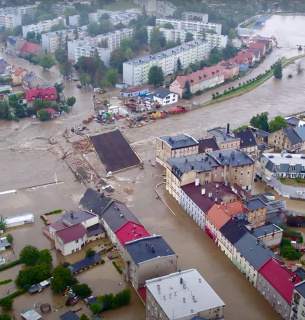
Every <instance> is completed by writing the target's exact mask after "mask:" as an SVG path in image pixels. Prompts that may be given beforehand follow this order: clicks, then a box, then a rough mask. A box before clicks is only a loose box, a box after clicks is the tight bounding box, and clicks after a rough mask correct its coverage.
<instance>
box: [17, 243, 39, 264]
mask: <svg viewBox="0 0 305 320" xmlns="http://www.w3.org/2000/svg"><path fill="white" fill-rule="evenodd" d="M19 259H20V261H21V262H22V263H24V264H25V265H26V266H33V265H35V264H36V262H37V260H38V259H39V250H38V249H37V248H36V247H34V246H31V245H26V246H25V247H24V248H23V249H22V250H21V251H20V255H19Z"/></svg>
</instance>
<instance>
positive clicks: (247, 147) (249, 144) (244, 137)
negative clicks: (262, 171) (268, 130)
mask: <svg viewBox="0 0 305 320" xmlns="http://www.w3.org/2000/svg"><path fill="white" fill-rule="evenodd" d="M234 135H235V137H237V138H239V139H240V149H241V150H244V151H245V152H246V153H247V154H252V155H254V156H255V155H256V154H257V150H258V147H257V143H256V140H255V137H254V134H253V132H252V131H251V130H250V129H247V130H240V131H237V132H234Z"/></svg>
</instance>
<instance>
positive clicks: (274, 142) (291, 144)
mask: <svg viewBox="0 0 305 320" xmlns="http://www.w3.org/2000/svg"><path fill="white" fill-rule="evenodd" d="M268 143H269V145H270V146H273V147H274V149H275V150H286V151H288V152H291V153H299V152H300V151H301V149H302V147H303V146H302V145H303V141H302V139H301V138H300V136H299V135H298V134H297V133H296V131H295V129H294V128H293V127H288V128H284V129H280V130H278V131H275V132H271V133H269V135H268ZM303 148H304V147H303Z"/></svg>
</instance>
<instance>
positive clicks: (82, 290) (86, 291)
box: [72, 284, 92, 299]
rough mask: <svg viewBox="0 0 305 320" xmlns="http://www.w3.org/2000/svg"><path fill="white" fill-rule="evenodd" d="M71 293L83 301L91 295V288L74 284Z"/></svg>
mask: <svg viewBox="0 0 305 320" xmlns="http://www.w3.org/2000/svg"><path fill="white" fill-rule="evenodd" d="M72 290H73V292H74V293H75V294H76V295H77V296H79V297H80V298H81V299H85V298H87V297H89V296H90V294H91V293H92V290H91V288H90V287H89V286H88V285H87V284H75V285H74V286H72Z"/></svg>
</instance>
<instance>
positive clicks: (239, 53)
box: [237, 50, 254, 60]
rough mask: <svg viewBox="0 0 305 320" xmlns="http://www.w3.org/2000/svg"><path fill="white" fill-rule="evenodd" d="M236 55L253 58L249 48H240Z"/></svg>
mask: <svg viewBox="0 0 305 320" xmlns="http://www.w3.org/2000/svg"><path fill="white" fill-rule="evenodd" d="M237 56H238V57H247V58H248V59H250V60H252V59H254V54H253V52H252V51H249V50H242V51H240V52H238V54H237Z"/></svg>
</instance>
